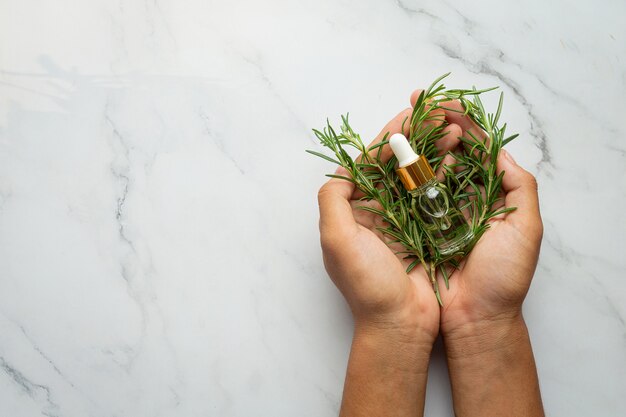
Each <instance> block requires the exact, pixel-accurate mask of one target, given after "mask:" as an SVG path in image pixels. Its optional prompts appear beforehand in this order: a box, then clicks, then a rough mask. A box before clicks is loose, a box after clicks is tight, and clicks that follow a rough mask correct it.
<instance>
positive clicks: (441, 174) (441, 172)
mask: <svg viewBox="0 0 626 417" xmlns="http://www.w3.org/2000/svg"><path fill="white" fill-rule="evenodd" d="M455 162H456V159H454V156H452V155H450V154H448V155H446V156H444V157H443V160H442V161H441V164H440V165H439V167H438V168H437V170H436V171H435V174H436V175H437V180H438V181H439V182H442V181H443V180H444V179H445V175H446V171H445V168H444V167H445V166H447V165H452V164H454V163H455Z"/></svg>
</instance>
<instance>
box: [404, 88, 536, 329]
mask: <svg viewBox="0 0 626 417" xmlns="http://www.w3.org/2000/svg"><path fill="white" fill-rule="evenodd" d="M418 95H419V90H418V91H416V92H415V93H413V95H412V97H411V101H412V103H414V102H415V100H416V99H417V96H418ZM445 107H447V108H448V109H450V110H445V113H446V121H447V122H448V123H449V124H450V125H451V126H452V125H456V126H458V127H459V128H460V130H461V131H462V134H463V136H464V137H466V138H469V137H470V135H469V134H468V132H471V133H472V134H473V135H474V136H475V137H483V138H485V133H484V132H483V131H482V130H481V129H480V128H479V127H478V126H476V124H474V122H473V121H472V120H471V119H470V118H469V117H468V116H466V115H463V113H462V112H458V110H462V106H461V104H460V103H459V102H457V101H452V102H447V103H445ZM454 110H457V111H454ZM446 140H447V141H448V142H450V141H451V140H453V138H450V137H448V138H447V139H446ZM448 146H449V147H450V146H452V145H451V144H450V143H448ZM458 146H461V145H460V144H459V145H458ZM444 162H446V160H444ZM502 171H505V174H504V177H503V180H502V188H503V195H502V197H503V200H502V201H501V204H503V205H504V206H505V207H516V208H517V209H516V210H515V211H512V212H509V213H507V214H505V215H500V216H498V217H496V218H494V219H492V220H491V227H490V228H489V229H488V230H487V231H486V232H485V234H484V235H483V236H482V237H481V239H480V240H479V242H478V243H477V244H476V246H475V247H474V249H473V250H472V252H470V254H469V255H468V256H467V257H466V258H465V260H464V261H463V262H462V263H461V268H460V269H459V270H456V271H455V272H454V273H453V274H452V276H451V278H450V281H449V284H450V288H449V290H446V289H445V287H444V286H443V285H440V288H441V298H442V300H443V304H444V306H443V309H442V311H441V332H442V334H443V335H444V336H446V335H448V334H452V333H454V332H458V333H459V334H461V333H463V332H464V331H467V332H473V331H475V329H476V326H477V325H484V324H485V323H496V322H507V321H515V320H519V319H520V317H521V307H522V302H523V301H524V298H525V296H526V293H527V292H528V289H529V287H530V283H531V280H532V278H533V275H534V272H535V268H536V266H537V259H538V257H539V248H540V245H541V239H542V235H543V225H542V221H541V215H540V213H539V200H538V195H537V182H536V180H535V178H534V177H533V175H532V174H530V173H529V172H528V171H526V170H524V169H523V168H522V167H520V166H519V165H518V164H517V163H516V162H515V161H514V159H513V158H512V157H511V155H510V154H509V153H508V152H506V151H505V150H502V151H501V152H500V155H499V157H498V163H497V173H498V174H499V173H500V172H502Z"/></svg>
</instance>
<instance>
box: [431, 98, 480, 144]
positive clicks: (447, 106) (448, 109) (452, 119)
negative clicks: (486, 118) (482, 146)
mask: <svg viewBox="0 0 626 417" xmlns="http://www.w3.org/2000/svg"><path fill="white" fill-rule="evenodd" d="M439 105H440V106H441V108H442V109H443V110H444V111H445V114H446V120H447V121H448V123H455V124H457V125H459V126H460V127H461V129H462V130H463V132H467V131H470V132H472V134H473V135H474V136H476V137H477V138H481V137H484V135H485V132H484V131H483V130H482V129H481V128H480V127H478V125H477V124H476V123H474V121H473V120H472V119H471V118H470V117H469V116H468V115H467V114H465V109H464V108H463V105H462V104H461V102H460V101H459V100H450V101H442V102H441V103H439Z"/></svg>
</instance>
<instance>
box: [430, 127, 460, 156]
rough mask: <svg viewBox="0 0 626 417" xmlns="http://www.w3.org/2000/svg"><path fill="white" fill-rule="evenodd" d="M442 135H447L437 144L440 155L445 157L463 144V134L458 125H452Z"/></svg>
mask: <svg viewBox="0 0 626 417" xmlns="http://www.w3.org/2000/svg"><path fill="white" fill-rule="evenodd" d="M442 133H444V134H445V136H443V137H442V138H441V139H439V140H438V141H437V142H435V145H436V146H437V149H439V153H438V155H439V156H441V155H444V154H446V153H448V152H450V151H453V150H454V149H456V147H457V146H459V143H460V142H461V141H460V140H459V136H461V135H462V134H463V132H462V131H461V127H460V126H459V125H457V124H450V125H448V126H446V127H444V128H443V130H442Z"/></svg>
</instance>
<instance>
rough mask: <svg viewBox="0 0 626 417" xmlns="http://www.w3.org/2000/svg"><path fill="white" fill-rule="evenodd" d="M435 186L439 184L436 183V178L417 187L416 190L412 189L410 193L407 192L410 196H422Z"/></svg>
mask: <svg viewBox="0 0 626 417" xmlns="http://www.w3.org/2000/svg"><path fill="white" fill-rule="evenodd" d="M437 184H439V181H437V178H431V179H430V180H428V181H426V182H425V183H423V184H420V185H418V186H417V188H414V189H412V190H411V191H409V193H410V194H411V195H419V194H424V193H425V192H426V191H427V190H428V189H429V188H431V187H434V186H436V185H437Z"/></svg>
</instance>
